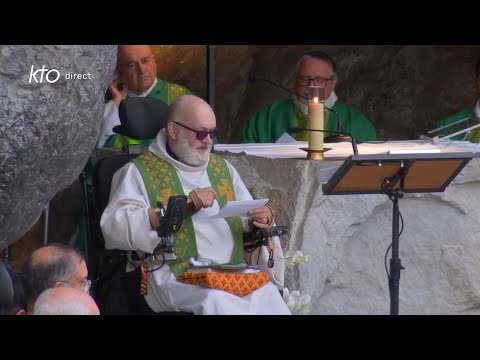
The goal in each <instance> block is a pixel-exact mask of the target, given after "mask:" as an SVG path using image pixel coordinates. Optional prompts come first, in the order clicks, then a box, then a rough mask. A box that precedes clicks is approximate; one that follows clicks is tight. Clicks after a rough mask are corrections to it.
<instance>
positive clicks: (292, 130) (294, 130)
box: [288, 126, 358, 155]
mask: <svg viewBox="0 0 480 360" xmlns="http://www.w3.org/2000/svg"><path fill="white" fill-rule="evenodd" d="M302 131H318V132H323V133H329V132H331V133H334V134H338V135H345V136H347V137H349V138H350V139H351V143H352V149H353V155H358V148H357V141H356V140H355V138H354V137H353V136H352V135H351V134H350V133H347V132H339V131H334V130H318V129H307V128H301V127H298V126H292V127H291V128H290V129H288V132H289V133H292V134H296V133H299V132H302Z"/></svg>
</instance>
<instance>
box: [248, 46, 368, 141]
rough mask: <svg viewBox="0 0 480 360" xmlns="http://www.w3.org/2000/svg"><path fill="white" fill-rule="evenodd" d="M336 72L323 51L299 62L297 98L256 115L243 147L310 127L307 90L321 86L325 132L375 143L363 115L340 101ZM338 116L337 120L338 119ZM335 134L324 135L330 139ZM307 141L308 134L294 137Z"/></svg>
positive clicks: (296, 76) (281, 101)
mask: <svg viewBox="0 0 480 360" xmlns="http://www.w3.org/2000/svg"><path fill="white" fill-rule="evenodd" d="M337 78H338V76H337V69H336V65H335V62H334V61H333V59H332V58H331V57H330V56H329V55H328V54H326V53H324V52H322V51H312V52H309V53H306V54H305V55H303V56H302V57H301V58H300V60H299V61H298V62H297V67H296V71H295V95H292V97H291V98H290V99H278V100H275V101H273V102H272V103H271V104H270V105H268V106H266V107H264V108H263V109H261V110H259V111H258V112H257V113H255V114H254V115H253V116H252V117H251V118H250V119H249V120H248V122H247V124H246V126H245V127H244V128H243V130H242V132H241V137H240V142H241V143H273V142H275V141H277V139H278V138H279V137H280V136H282V135H283V134H284V133H285V132H286V131H288V129H289V128H290V127H292V126H298V127H302V128H307V127H308V122H307V120H308V119H307V116H308V100H307V99H308V87H309V86H320V87H323V88H324V90H325V107H328V108H330V109H332V111H328V109H327V110H326V111H325V117H324V118H325V130H333V131H336V130H337V129H338V121H340V129H341V130H343V131H345V132H347V133H350V134H351V135H352V136H353V137H355V138H356V139H358V140H375V139H376V137H377V135H376V131H375V128H374V126H373V125H372V123H371V122H370V121H369V120H368V119H367V118H366V116H365V115H363V114H362V113H361V112H360V111H358V110H356V109H354V108H353V107H352V106H350V105H347V104H345V103H343V102H341V101H338V99H337V96H336V95H335V92H334V88H335V85H336V84H337ZM336 114H338V118H337V116H336ZM331 135H335V134H334V133H325V134H324V136H325V137H328V136H331ZM293 137H294V138H295V139H296V140H298V141H306V140H307V133H306V132H305V131H303V132H300V133H297V134H295V135H294V136H293Z"/></svg>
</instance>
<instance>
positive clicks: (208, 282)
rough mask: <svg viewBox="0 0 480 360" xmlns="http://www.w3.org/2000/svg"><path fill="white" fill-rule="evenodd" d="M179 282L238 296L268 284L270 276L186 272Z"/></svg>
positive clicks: (179, 277) (179, 278) (260, 274)
mask: <svg viewBox="0 0 480 360" xmlns="http://www.w3.org/2000/svg"><path fill="white" fill-rule="evenodd" d="M177 280H179V281H182V282H184V283H188V284H195V285H203V286H206V287H209V288H213V289H219V290H224V291H228V292H230V293H232V294H235V295H237V296H244V295H247V294H250V293H251V292H252V291H254V290H257V289H259V288H261V287H262V286H263V285H265V284H266V283H268V281H269V280H270V276H269V275H268V274H267V273H264V272H257V273H250V274H242V273H228V272H215V271H212V272H184V273H181V274H178V275H177Z"/></svg>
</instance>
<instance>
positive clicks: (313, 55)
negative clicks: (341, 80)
mask: <svg viewBox="0 0 480 360" xmlns="http://www.w3.org/2000/svg"><path fill="white" fill-rule="evenodd" d="M307 59H317V60H322V61H325V62H326V63H328V64H329V65H330V68H331V70H332V78H334V79H336V78H337V65H336V64H335V61H334V60H333V58H332V57H331V56H330V55H328V54H327V53H325V52H323V51H320V50H314V51H309V52H307V53H305V54H303V56H302V57H301V58H300V59H299V60H298V62H297V66H296V67H295V75H297V74H298V69H299V68H300V65H302V63H303V62H304V61H305V60H307Z"/></svg>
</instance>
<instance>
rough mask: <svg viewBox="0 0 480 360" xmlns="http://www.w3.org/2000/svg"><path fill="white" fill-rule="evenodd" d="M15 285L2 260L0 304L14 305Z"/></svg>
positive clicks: (0, 265)
mask: <svg viewBox="0 0 480 360" xmlns="http://www.w3.org/2000/svg"><path fill="white" fill-rule="evenodd" d="M12 303H13V285H12V279H11V278H10V275H9V274H8V271H7V269H6V268H5V265H4V264H3V262H1V261H0V305H12Z"/></svg>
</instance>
